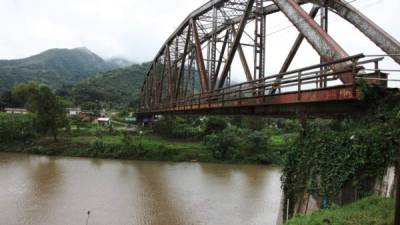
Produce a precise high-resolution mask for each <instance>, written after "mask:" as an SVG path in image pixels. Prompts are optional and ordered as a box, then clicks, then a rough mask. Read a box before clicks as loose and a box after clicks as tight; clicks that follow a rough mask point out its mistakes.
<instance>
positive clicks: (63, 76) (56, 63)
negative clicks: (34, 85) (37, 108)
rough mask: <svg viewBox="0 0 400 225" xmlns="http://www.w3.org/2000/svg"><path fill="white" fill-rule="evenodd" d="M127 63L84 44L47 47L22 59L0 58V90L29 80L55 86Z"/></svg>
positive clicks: (129, 63)
mask: <svg viewBox="0 0 400 225" xmlns="http://www.w3.org/2000/svg"><path fill="white" fill-rule="evenodd" d="M131 64H132V63H131V62H129V61H128V60H125V59H121V58H114V59H110V60H104V59H102V58H101V57H99V56H98V55H96V54H95V53H93V52H92V51H90V50H89V49H87V48H85V47H81V48H74V49H50V50H47V51H44V52H42V53H40V54H37V55H34V56H31V57H28V58H24V59H15V60H0V93H1V92H4V91H8V90H10V89H11V88H12V87H13V86H14V85H15V84H17V83H22V82H30V81H37V82H40V83H45V84H47V85H49V86H50V87H52V88H55V89H56V88H60V87H62V86H63V85H74V84H76V83H77V82H79V81H81V80H84V79H87V78H89V77H91V76H93V75H95V74H97V73H100V72H106V71H110V70H114V69H119V68H123V67H127V66H129V65H131Z"/></svg>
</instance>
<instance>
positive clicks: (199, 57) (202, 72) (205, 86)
mask: <svg viewBox="0 0 400 225" xmlns="http://www.w3.org/2000/svg"><path fill="white" fill-rule="evenodd" d="M191 23H192V29H193V39H194V44H195V48H196V64H197V68H198V70H199V76H200V83H201V90H202V92H208V91H209V90H210V88H209V82H208V77H207V72H206V67H205V65H204V57H203V51H202V49H201V43H200V38H199V32H198V31H197V26H196V22H195V21H194V20H193V19H192V21H191Z"/></svg>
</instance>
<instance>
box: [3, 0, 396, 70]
mask: <svg viewBox="0 0 400 225" xmlns="http://www.w3.org/2000/svg"><path fill="white" fill-rule="evenodd" d="M205 2H206V0H190V1H188V0H168V1H167V0H153V1H143V0H35V1H32V0H1V2H0V26H1V29H2V32H1V33H0V49H1V51H0V58H6V59H11V58H22V57H27V56H30V55H33V54H36V53H38V52H41V51H44V50H46V49H49V48H74V47H79V46H86V47H88V48H89V49H91V50H92V51H94V52H96V53H98V54H99V55H101V56H102V57H105V58H109V57H114V56H122V57H126V58H128V59H131V60H134V61H137V62H144V61H150V60H152V59H153V57H154V55H155V54H156V53H157V51H158V49H159V48H160V47H161V45H162V44H163V43H164V41H165V40H166V38H167V37H168V36H169V35H170V34H171V33H172V32H173V31H174V30H175V29H176V28H177V26H178V25H179V24H180V23H181V22H182V20H183V19H184V18H185V17H186V16H187V15H188V14H189V13H190V12H192V11H193V10H195V9H196V8H197V7H199V6H201V5H202V4H204V3H205ZM354 5H355V6H356V7H357V8H359V9H360V10H361V11H362V12H363V13H364V14H366V15H368V17H369V18H371V19H372V20H373V21H375V22H376V23H377V24H378V25H380V26H381V27H382V28H384V29H385V30H386V31H388V33H390V34H391V35H393V36H394V37H395V38H397V39H400V27H399V26H398V24H397V23H398V21H397V20H398V18H399V17H398V12H399V11H400V2H399V1H398V0H358V1H356V2H354ZM330 18H331V20H330V31H329V32H330V34H331V35H332V36H333V37H334V38H335V40H337V41H338V43H340V44H341V45H342V46H343V48H344V49H345V50H346V51H347V52H349V54H356V53H360V52H364V53H367V54H370V53H382V52H381V51H380V49H379V48H377V47H376V46H375V45H374V44H371V42H370V41H369V40H368V39H367V38H365V37H364V36H363V35H362V34H361V33H360V32H358V31H357V30H356V29H355V28H354V27H353V26H352V25H349V24H348V23H346V22H345V21H343V20H342V19H339V18H338V17H337V16H334V15H333V14H332V13H331V17H330ZM267 23H268V30H267V33H271V32H273V31H274V30H278V29H279V28H282V27H285V26H287V25H288V24H287V19H285V18H284V17H283V16H282V15H280V14H275V15H273V16H269V17H267ZM282 23H284V24H282ZM285 23H286V24H285ZM296 36H297V31H296V29H294V28H290V29H286V30H284V31H282V32H278V33H276V34H273V35H270V36H268V37H267V71H268V73H273V72H276V71H277V70H279V68H280V66H281V64H282V62H283V60H284V58H285V57H286V54H287V51H288V50H289V49H290V47H291V45H292V42H293V41H294V39H295V37H296ZM301 52H302V53H301V54H300V55H299V56H298V57H297V58H296V59H295V61H294V64H293V67H302V66H306V65H309V64H313V63H317V62H318V56H317V55H316V54H315V53H314V52H313V50H312V49H311V47H310V46H309V45H307V44H305V45H304V46H303V47H302V48H301ZM237 64H238V65H237V68H236V69H234V70H235V72H236V73H238V74H239V73H241V71H242V70H241V68H240V64H239V63H237ZM383 65H384V66H385V67H387V68H398V65H397V64H396V63H394V62H393V61H391V60H386V61H385V62H384V63H383Z"/></svg>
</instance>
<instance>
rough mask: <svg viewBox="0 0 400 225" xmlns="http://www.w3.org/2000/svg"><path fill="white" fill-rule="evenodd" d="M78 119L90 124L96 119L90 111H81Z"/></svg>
mask: <svg viewBox="0 0 400 225" xmlns="http://www.w3.org/2000/svg"><path fill="white" fill-rule="evenodd" d="M79 118H80V119H81V120H82V121H86V122H92V121H93V120H94V119H95V118H96V117H95V113H94V112H91V111H81V112H80V113H79Z"/></svg>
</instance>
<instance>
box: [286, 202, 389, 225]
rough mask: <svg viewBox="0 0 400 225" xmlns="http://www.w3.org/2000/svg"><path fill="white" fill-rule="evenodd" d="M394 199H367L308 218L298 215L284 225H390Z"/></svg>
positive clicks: (325, 210) (332, 208)
mask: <svg viewBox="0 0 400 225" xmlns="http://www.w3.org/2000/svg"><path fill="white" fill-rule="evenodd" d="M394 211H395V210H394V199H392V198H380V197H369V198H365V199H363V200H360V201H357V202H355V203H352V204H350V205H346V206H343V207H331V208H329V209H324V210H320V211H318V212H315V213H313V214H311V215H309V216H305V215H298V216H295V217H294V218H293V219H291V220H289V221H288V222H287V223H286V224H285V225H304V224H307V225H321V224H330V225H365V224H373V225H392V224H393V219H394Z"/></svg>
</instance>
